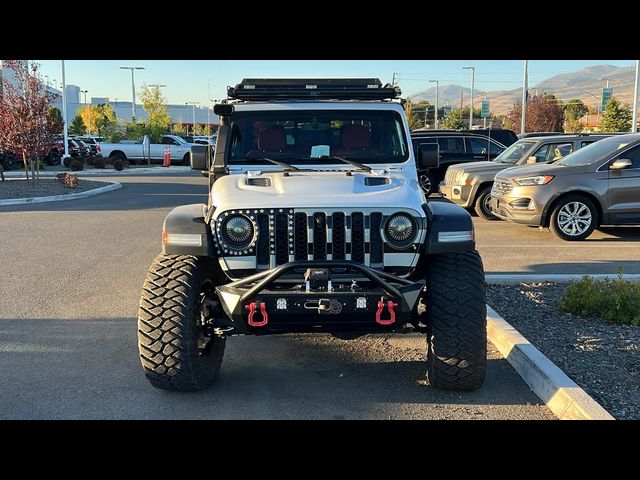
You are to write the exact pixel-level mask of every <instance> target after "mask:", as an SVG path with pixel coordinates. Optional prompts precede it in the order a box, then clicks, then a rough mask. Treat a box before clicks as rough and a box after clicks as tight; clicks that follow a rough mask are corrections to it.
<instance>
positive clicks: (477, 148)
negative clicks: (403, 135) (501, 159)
mask: <svg viewBox="0 0 640 480" xmlns="http://www.w3.org/2000/svg"><path fill="white" fill-rule="evenodd" d="M411 141H412V143H413V149H414V151H417V150H418V148H419V145H420V144H422V143H437V144H438V145H439V146H440V165H439V166H438V168H435V169H430V170H429V171H420V170H419V171H418V178H419V182H420V186H421V187H422V189H423V190H424V191H425V193H426V194H427V195H428V194H429V193H431V192H432V191H433V190H437V186H438V185H439V184H440V182H441V181H442V180H443V179H444V176H445V174H446V172H447V169H448V168H449V167H450V166H451V165H455V164H458V163H468V162H474V161H478V160H491V159H493V158H495V157H497V156H498V155H499V154H500V153H502V152H503V151H504V150H505V148H506V147H505V146H504V145H502V144H501V143H499V142H496V141H495V140H492V139H490V138H489V137H486V136H484V135H476V134H471V133H462V132H457V131H453V130H452V131H443V132H438V131H433V130H431V131H429V130H425V131H413V132H411Z"/></svg>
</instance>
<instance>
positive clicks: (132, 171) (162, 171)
mask: <svg viewBox="0 0 640 480" xmlns="http://www.w3.org/2000/svg"><path fill="white" fill-rule="evenodd" d="M191 171H192V170H191V167H183V166H173V167H168V168H167V167H141V168H125V169H124V170H122V171H120V172H118V171H117V170H114V169H113V168H106V169H104V170H101V169H98V170H96V169H94V170H79V171H77V172H72V171H67V170H61V171H47V170H44V171H41V172H40V176H41V177H55V176H56V175H57V174H59V173H73V174H75V175H78V176H79V177H80V176H82V177H84V176H91V177H93V176H100V175H106V176H109V177H115V176H119V175H138V174H141V173H145V174H157V175H166V174H168V173H169V174H170V173H187V172H191ZM29 172H31V171H29ZM4 176H5V178H23V177H24V170H21V171H17V170H11V171H9V172H4Z"/></svg>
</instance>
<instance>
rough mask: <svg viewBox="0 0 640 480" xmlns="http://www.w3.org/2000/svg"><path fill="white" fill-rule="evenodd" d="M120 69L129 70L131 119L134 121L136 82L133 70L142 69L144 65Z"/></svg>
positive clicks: (121, 68)
mask: <svg viewBox="0 0 640 480" xmlns="http://www.w3.org/2000/svg"><path fill="white" fill-rule="evenodd" d="M120 70H131V95H132V97H133V98H132V101H131V121H132V122H134V123H135V121H136V83H135V81H134V78H133V71H134V70H144V67H120Z"/></svg>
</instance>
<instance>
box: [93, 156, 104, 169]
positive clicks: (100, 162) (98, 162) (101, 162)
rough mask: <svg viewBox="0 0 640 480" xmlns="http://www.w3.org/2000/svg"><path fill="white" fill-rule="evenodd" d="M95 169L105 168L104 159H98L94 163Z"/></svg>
mask: <svg viewBox="0 0 640 480" xmlns="http://www.w3.org/2000/svg"><path fill="white" fill-rule="evenodd" d="M93 168H104V158H96V159H95V160H94V161H93Z"/></svg>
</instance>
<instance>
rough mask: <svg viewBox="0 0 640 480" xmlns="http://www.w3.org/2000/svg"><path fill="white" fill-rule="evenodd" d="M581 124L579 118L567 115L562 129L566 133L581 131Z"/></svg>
mask: <svg viewBox="0 0 640 480" xmlns="http://www.w3.org/2000/svg"><path fill="white" fill-rule="evenodd" d="M582 128H583V125H582V123H580V119H579V118H575V117H573V116H571V115H570V116H568V117H567V121H566V122H565V124H564V131H565V132H567V133H580V132H582Z"/></svg>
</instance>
